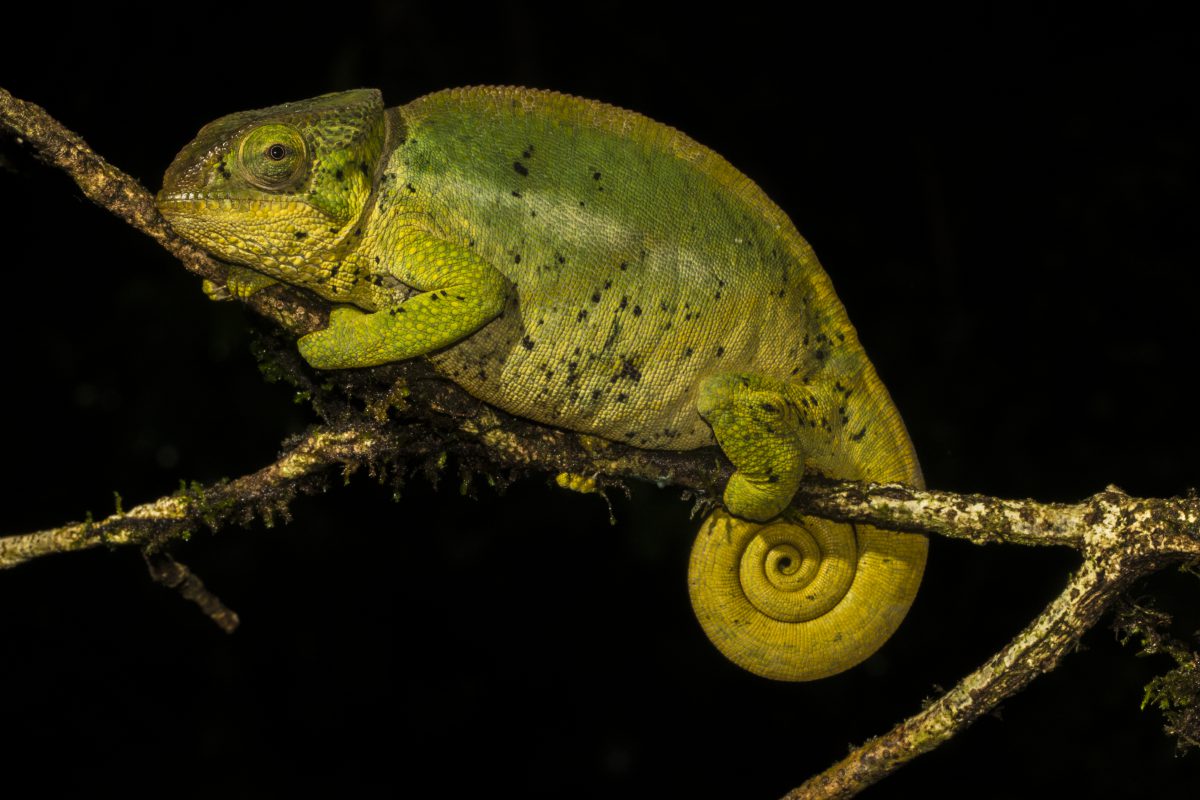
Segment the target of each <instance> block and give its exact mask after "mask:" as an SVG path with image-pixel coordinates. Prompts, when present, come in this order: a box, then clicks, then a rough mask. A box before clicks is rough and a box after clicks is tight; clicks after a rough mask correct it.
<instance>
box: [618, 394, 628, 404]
mask: <svg viewBox="0 0 1200 800" xmlns="http://www.w3.org/2000/svg"><path fill="white" fill-rule="evenodd" d="M628 399H629V395H627V394H625V393H624V392H621V393H620V394H618V395H617V402H618V403H624V402H625V401H626V400H628Z"/></svg>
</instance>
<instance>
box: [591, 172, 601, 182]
mask: <svg viewBox="0 0 1200 800" xmlns="http://www.w3.org/2000/svg"><path fill="white" fill-rule="evenodd" d="M592 180H594V181H598V180H600V173H599V172H593V173H592Z"/></svg>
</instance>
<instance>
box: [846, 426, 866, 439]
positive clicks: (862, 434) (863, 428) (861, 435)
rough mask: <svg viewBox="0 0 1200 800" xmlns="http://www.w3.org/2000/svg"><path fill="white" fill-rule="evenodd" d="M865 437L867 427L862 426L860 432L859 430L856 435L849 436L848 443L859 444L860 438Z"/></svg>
mask: <svg viewBox="0 0 1200 800" xmlns="http://www.w3.org/2000/svg"><path fill="white" fill-rule="evenodd" d="M866 435H867V426H866V425H863V427H862V430H860V431H859V432H858V433H852V434H850V441H852V442H861V441H862V438H863V437H864V436H866Z"/></svg>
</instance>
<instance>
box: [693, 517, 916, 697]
mask: <svg viewBox="0 0 1200 800" xmlns="http://www.w3.org/2000/svg"><path fill="white" fill-rule="evenodd" d="M927 549H928V542H927V540H926V538H925V537H924V536H921V535H918V534H904V533H894V532H891V531H882V530H879V529H877V528H874V527H871V526H867V525H849V524H845V523H836V522H829V521H826V520H822V519H817V518H815V517H802V516H799V515H793V514H791V513H790V512H785V514H784V515H782V516H780V517H778V518H776V519H774V520H772V521H770V522H767V523H755V522H748V521H746V520H743V519H739V518H737V517H733V516H731V515H730V514H729V513H728V512H726V511H724V510H717V511H715V512H713V513H712V514H711V515H710V516H709V517H708V518H707V519H706V520H705V522H704V524H703V526H702V527H701V529H700V533H699V534H698V535H697V537H696V543H695V545H694V546H693V547H692V556H691V563H690V565H689V568H688V590H689V593H690V595H691V599H692V608H693V609H694V610H695V612H696V616H697V618H698V619H699V620H700V625H701V626H702V627H703V628H704V632H705V633H706V634H707V635H708V638H709V639H711V640H712V642H713V644H715V645H716V646H717V649H719V650H720V651H721V652H722V653H724V654H725V656H726V657H727V658H729V659H730V660H731V661H733V662H734V663H735V664H737V665H738V666H740V667H742V668H744V669H747V670H749V671H750V672H753V673H755V674H757V675H761V676H763V677H766V678H773V679H775V680H783V681H808V680H816V679H818V678H824V677H827V676H829V675H834V674H836V673H838V672H841V671H843V670H846V669H849V668H850V667H853V666H854V665H855V664H858V663H859V662H861V661H862V660H863V659H865V658H867V657H868V656H870V655H871V654H872V653H874V652H875V651H876V650H877V649H879V647H880V646H881V645H882V644H883V643H884V642H885V641H887V639H888V637H890V636H891V635H892V633H893V632H894V631H895V630H896V628H897V627H898V626H899V625H900V622H901V621H902V620H903V619H904V615H905V614H906V613H907V612H908V608H909V606H910V605H912V602H913V599H914V598H915V597H916V593H917V588H918V587H919V586H920V583H921V574H922V572H923V571H924V568H925V556H926V551H927Z"/></svg>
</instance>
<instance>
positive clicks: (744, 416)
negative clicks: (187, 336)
mask: <svg viewBox="0 0 1200 800" xmlns="http://www.w3.org/2000/svg"><path fill="white" fill-rule="evenodd" d="M157 204H158V208H159V209H160V211H161V212H162V214H163V215H164V217H165V218H166V219H167V220H168V222H169V223H170V225H171V226H172V228H173V229H174V230H175V231H176V232H177V233H178V234H179V235H181V236H182V237H183V238H185V239H187V240H189V241H191V242H192V243H194V244H196V245H198V246H200V247H201V248H203V249H205V250H207V251H208V252H210V253H211V254H213V255H214V256H215V257H217V258H218V259H219V260H222V261H224V262H227V263H228V264H229V276H228V280H227V283H226V286H225V291H224V292H222V290H221V289H220V288H219V287H216V286H214V285H213V284H209V285H207V286H206V291H209V292H210V295H211V296H213V297H214V299H217V298H220V297H225V296H228V295H233V296H237V297H243V298H244V297H247V296H249V295H251V294H253V293H254V292H256V291H259V290H261V289H263V288H264V287H267V286H270V285H272V284H274V283H277V282H282V283H286V284H290V285H294V286H298V287H303V288H305V289H308V290H310V291H312V292H314V293H315V294H317V295H319V296H320V297H322V298H324V299H326V300H328V301H330V302H331V303H332V304H334V305H333V308H332V311H331V313H330V317H329V323H328V325H327V327H325V328H323V329H321V330H318V331H315V332H312V333H308V334H306V335H304V336H302V337H300V338H299V340H298V347H299V351H300V354H301V355H302V356H303V358H304V359H305V360H306V361H307V362H308V364H309V365H311V366H312V367H313V368H315V369H317V370H341V369H352V368H362V367H371V366H377V365H381V364H386V363H390V362H394V361H400V360H404V359H411V358H417V357H424V358H427V359H428V360H429V361H430V362H431V364H432V365H433V367H434V369H435V370H437V371H438V372H439V373H441V374H442V375H444V376H445V377H447V378H448V379H449V380H451V381H453V382H455V383H457V384H458V385H460V386H461V387H463V388H464V389H465V390H466V391H467V392H469V393H471V394H472V395H474V396H475V397H477V398H480V399H481V400H483V401H485V402H487V403H489V404H491V405H493V406H496V407H498V408H501V409H503V410H505V411H507V412H509V413H512V414H515V415H518V416H522V417H526V418H529V419H532V420H535V421H537V422H540V423H543V424H547V425H551V426H556V427H559V428H563V429H566V430H568V431H573V432H576V433H579V434H584V435H587V436H594V437H600V438H603V439H608V440H614V441H618V442H623V443H625V444H628V445H632V446H635V447H640V448H649V449H664V450H691V449H695V448H700V447H706V446H712V445H714V444H716V445H717V446H719V447H720V449H721V450H722V451H723V452H724V454H725V455H726V456H727V457H728V458H729V461H730V462H731V464H732V465H733V467H734V471H733V473H732V475H731V477H730V478H729V479H728V481H727V483H726V485H725V487H724V490H723V493H722V496H721V503H720V504H719V505H718V506H717V507H716V508H715V509H714V510H713V511H712V512H711V513H710V514H709V515H708V516H707V517H706V519H705V521H704V522H703V524H702V525H701V529H700V532H699V534H698V535H697V538H696V543H695V545H694V546H693V548H692V553H691V556H690V562H689V567H688V591H689V595H690V597H691V601H692V606H693V608H694V610H695V612H696V616H697V618H698V619H699V621H700V625H701V627H702V628H703V630H704V632H705V633H706V634H707V636H708V637H709V639H710V640H712V642H713V643H714V644H715V645H716V647H717V648H718V649H719V650H720V651H721V652H722V653H723V654H724V655H725V656H726V657H728V658H729V659H730V660H731V661H733V662H734V663H735V664H737V665H739V666H741V667H743V668H745V669H748V670H749V671H751V672H753V673H755V674H758V675H761V676H764V677H768V678H773V679H778V680H793V681H802V680H814V679H818V678H823V677H826V676H829V675H833V674H835V673H838V672H841V671H843V670H846V669H849V668H850V667H852V666H854V665H856V664H858V663H859V662H861V661H862V660H863V659H865V658H867V657H868V656H869V655H871V654H872V653H873V652H875V651H876V650H877V649H878V648H879V647H880V646H881V645H882V644H883V642H885V641H886V640H887V639H888V638H889V637H890V636H891V635H892V633H893V632H894V631H895V630H896V628H897V627H898V626H899V624H900V622H901V621H902V619H903V618H904V616H905V615H906V613H907V611H908V609H909V607H910V605H911V604H912V602H913V599H914V597H915V595H916V592H917V589H918V586H919V584H920V581H921V575H922V572H923V570H924V566H925V559H926V552H927V540H926V538H925V537H924V536H922V535H919V534H907V533H894V532H886V531H882V530H879V529H876V528H873V527H871V526H866V525H851V524H845V523H834V522H827V521H823V520H820V519H816V518H813V517H808V516H803V515H800V514H799V513H798V512H796V511H794V510H792V509H790V508H789V504H790V502H791V500H792V498H793V496H794V494H795V492H796V489H797V487H798V486H799V484H800V482H801V480H802V479H803V477H804V475H805V473H806V471H807V472H808V473H809V474H817V475H824V476H828V477H834V478H845V479H857V480H872V481H879V482H900V483H905V484H908V485H912V486H917V487H920V486H923V479H922V475H921V470H920V467H919V465H918V462H917V458H916V455H915V453H914V450H913V446H912V444H911V441H910V439H909V436H908V433H907V431H906V430H905V427H904V423H903V422H902V420H901V418H900V415H899V413H898V411H897V409H896V407H895V405H894V404H893V402H892V400H891V398H890V397H889V395H888V393H887V390H886V389H885V388H884V386H883V384H882V383H881V382H880V380H879V378H878V376H877V375H876V372H875V369H874V367H873V366H872V365H871V363H870V361H869V360H868V359H867V356H866V354H865V353H864V351H863V347H862V345H861V344H860V343H859V340H858V337H857V334H856V333H855V330H854V328H853V327H852V326H851V324H850V321H849V319H848V317H847V314H846V311H845V309H844V308H843V306H842V304H841V302H840V301H839V299H838V298H837V296H836V294H835V293H834V290H833V287H832V284H831V282H830V280H829V278H828V276H827V275H826V274H825V272H824V270H823V269H822V267H821V265H820V263H819V262H818V261H817V258H816V256H815V255H814V253H813V250H812V248H811V247H810V246H809V244H808V243H807V242H806V241H805V240H804V239H803V238H802V237H801V235H800V234H799V233H798V232H797V230H796V228H795V226H794V225H793V224H792V222H791V221H790V220H789V218H788V217H787V215H786V214H785V213H784V212H783V211H782V210H781V209H780V208H779V207H778V206H776V205H775V204H774V203H773V202H771V200H770V199H768V197H767V196H766V194H765V193H764V192H763V191H762V190H761V189H760V188H759V187H758V186H757V185H756V184H754V183H753V182H752V181H751V180H750V179H749V178H747V177H746V176H744V175H743V174H742V173H740V172H739V171H738V170H737V169H735V168H734V167H733V166H731V165H730V164H729V163H728V162H727V161H726V160H725V159H723V158H722V157H721V156H719V155H717V154H716V153H714V152H713V151H712V150H710V149H708V148H706V147H704V146H703V145H701V144H699V143H697V142H695V141H694V140H692V139H691V138H689V137H688V136H686V135H684V134H683V133H681V132H679V131H677V130H675V129H674V128H671V127H669V126H667V125H664V124H661V123H658V122H655V121H653V120H651V119H649V118H648V117H646V116H643V115H640V114H637V113H635V112H631V111H627V110H623V109H620V108H617V107H615V106H611V105H608V104H605V103H601V102H597V101H592V100H586V99H581V98H577V97H573V96H570V95H566V94H560V93H556V92H551V91H543V90H534V89H525V88H515V87H494V86H481V87H472V88H461V89H450V90H445V91H439V92H435V93H433V94H429V95H426V96H424V97H420V98H418V99H416V100H413V101H412V102H410V103H408V104H407V105H403V106H399V107H394V108H385V106H384V103H383V100H382V96H381V94H380V92H379V91H377V90H371V89H356V90H351V91H344V92H337V93H333V94H326V95H322V96H320V97H316V98H313V99H309V100H304V101H299V102H292V103H285V104H282V105H277V106H272V107H270V108H264V109H260V110H254V111H244V112H240V113H235V114H231V115H229V116H225V117H222V118H220V119H217V120H216V121H214V122H212V123H210V124H208V125H206V126H205V127H204V128H202V129H201V130H200V132H199V133H198V134H197V136H196V138H195V139H194V140H193V141H192V142H191V143H190V144H188V145H187V146H186V147H184V148H183V150H182V151H180V153H179V155H178V156H177V157H176V158H175V160H174V161H173V162H172V164H171V165H170V167H169V168H168V170H167V172H166V174H165V176H164V179H163V188H162V190H161V192H160V193H159V194H158V196H157ZM566 483H567V484H569V483H570V481H567V482H566Z"/></svg>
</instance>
